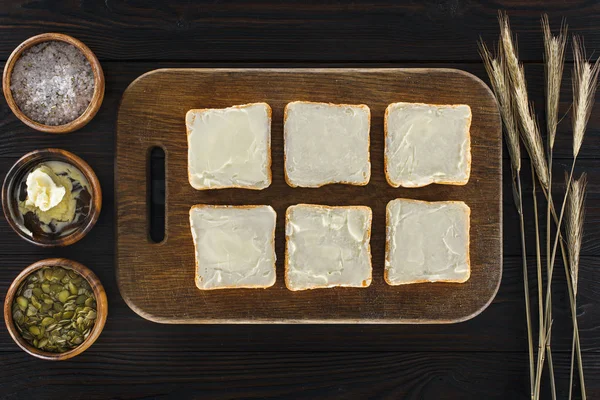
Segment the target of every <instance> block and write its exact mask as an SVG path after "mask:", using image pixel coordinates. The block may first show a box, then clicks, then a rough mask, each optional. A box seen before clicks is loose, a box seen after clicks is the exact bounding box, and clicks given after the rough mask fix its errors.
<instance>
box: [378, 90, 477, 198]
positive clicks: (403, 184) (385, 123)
mask: <svg viewBox="0 0 600 400" xmlns="http://www.w3.org/2000/svg"><path fill="white" fill-rule="evenodd" d="M396 104H410V105H415V106H427V107H446V108H457V107H461V106H467V107H469V111H470V112H469V119H468V121H467V143H468V148H469V151H468V152H467V178H466V179H465V180H462V181H444V180H435V178H433V179H432V181H431V182H429V183H426V184H423V185H413V184H410V183H406V182H394V181H393V180H392V178H391V177H390V173H389V170H388V156H387V155H388V151H387V142H388V141H387V139H388V132H389V131H388V117H389V114H390V109H391V108H392V107H393V106H395V105H396ZM472 121H473V112H472V111H471V106H469V105H468V104H427V103H407V102H402V101H399V102H396V103H390V104H389V105H388V106H387V107H386V108H385V114H384V117H383V146H384V150H383V168H384V172H385V180H386V181H387V183H388V184H389V185H390V186H391V187H395V188H397V187H404V188H419V187H425V186H429V185H432V184H437V185H454V186H464V185H466V184H467V183H469V178H470V177H471V122H472Z"/></svg>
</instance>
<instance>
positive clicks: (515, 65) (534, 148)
mask: <svg viewBox="0 0 600 400" xmlns="http://www.w3.org/2000/svg"><path fill="white" fill-rule="evenodd" d="M498 22H499V24H500V39H501V43H502V48H503V52H504V53H503V54H504V57H505V59H506V65H507V70H508V75H509V77H510V83H511V92H512V96H513V99H514V104H515V109H516V113H515V114H516V115H517V117H518V118H517V119H518V121H519V122H518V126H519V127H520V133H521V139H522V140H523V143H524V144H525V148H526V149H527V152H528V153H529V158H530V159H531V162H532V165H533V167H534V168H535V173H532V178H533V180H534V181H535V179H536V178H535V177H536V176H537V179H538V180H539V182H540V184H541V186H542V190H543V191H544V192H547V189H548V186H549V176H548V165H547V163H546V158H545V156H544V146H543V144H542V143H543V142H542V137H541V134H540V130H539V126H538V124H537V121H536V119H535V116H534V115H535V113H534V109H533V104H532V103H530V102H529V97H528V94H527V84H526V81H525V71H524V68H523V65H522V64H521V63H520V61H519V58H518V55H517V49H516V45H515V43H514V41H513V35H512V32H511V29H510V24H509V21H508V16H507V15H506V13H504V12H499V14H498ZM534 196H535V194H534ZM535 206H537V200H536V198H535V197H534V218H535V221H536V231H535V233H536V255H537V272H538V297H539V298H540V299H541V297H542V294H541V293H542V291H543V287H542V282H541V274H542V273H541V260H540V246H539V226H538V225H537V221H538V212H537V207H535ZM541 304H542V302H541V301H540V306H539V307H540V317H539V319H540V321H539V323H540V329H539V339H538V357H537V368H536V374H535V382H536V383H535V384H534V396H532V397H537V393H538V391H539V382H540V380H541V371H542V366H543V364H544V361H545V352H546V351H548V353H549V354H550V351H549V349H550V340H548V339H547V338H546V332H547V331H549V330H548V329H547V326H548V320H546V319H545V316H546V315H545V314H544V313H543V311H542V306H541ZM548 361H549V363H551V357H549V359H548ZM550 369H551V372H552V365H550ZM550 379H551V381H552V386H553V387H554V383H553V381H554V376H553V374H551V376H550Z"/></svg>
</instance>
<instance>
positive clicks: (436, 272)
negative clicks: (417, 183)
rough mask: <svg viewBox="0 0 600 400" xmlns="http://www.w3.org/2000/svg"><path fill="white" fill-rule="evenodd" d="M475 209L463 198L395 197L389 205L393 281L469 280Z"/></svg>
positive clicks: (388, 261) (389, 276)
mask: <svg viewBox="0 0 600 400" xmlns="http://www.w3.org/2000/svg"><path fill="white" fill-rule="evenodd" d="M470 215H471V209H470V208H469V206H467V205H466V204H465V203H463V202H462V201H436V202H427V201H419V200H409V199H395V200H392V201H390V202H389V203H388V205H387V208H386V220H387V222H386V225H387V226H386V246H385V248H386V255H385V271H384V278H385V281H386V282H387V283H388V284H389V285H393V286H395V285H404V284H409V283H422V282H456V283H462V282H466V281H467V280H468V279H469V277H470V276H471V267H470V257H469V240H470V239H469V230H470Z"/></svg>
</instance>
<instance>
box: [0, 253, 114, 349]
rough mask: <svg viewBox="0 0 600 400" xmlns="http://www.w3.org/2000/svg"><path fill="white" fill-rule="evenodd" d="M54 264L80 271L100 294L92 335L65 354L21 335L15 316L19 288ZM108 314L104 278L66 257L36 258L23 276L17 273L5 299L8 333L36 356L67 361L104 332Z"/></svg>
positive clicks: (18, 343) (22, 347)
mask: <svg viewBox="0 0 600 400" xmlns="http://www.w3.org/2000/svg"><path fill="white" fill-rule="evenodd" d="M52 266H59V267H62V268H65V269H70V270H73V271H75V272H77V273H78V274H79V275H81V276H82V277H83V278H84V279H85V280H86V281H87V282H88V283H89V285H90V287H91V288H92V290H93V292H94V296H95V297H96V313H97V314H96V321H95V322H94V327H93V328H92V330H91V331H90V335H89V336H88V337H87V339H85V340H84V341H83V342H82V343H81V344H80V345H79V346H77V347H75V348H74V349H71V350H69V351H66V352H64V353H52V352H48V351H43V350H40V349H37V348H35V347H33V346H32V345H30V344H29V343H27V341H26V340H25V339H23V337H21V334H20V333H19V331H18V330H17V327H16V326H15V323H14V321H13V318H12V303H13V299H14V297H15V294H16V292H17V290H18V288H19V287H20V286H21V284H22V283H23V281H24V280H25V278H27V277H28V276H29V275H30V274H31V273H33V272H35V271H37V270H39V269H41V268H44V267H52ZM107 316H108V300H107V297H106V291H105V290H104V286H103V285H102V283H101V282H100V279H98V277H97V276H96V274H94V272H93V271H92V270H91V269H89V268H88V267H86V266H85V265H83V264H81V263H79V262H77V261H73V260H69V259H66V258H47V259H44V260H40V261H36V262H34V263H33V264H31V265H29V266H28V267H26V268H25V269H24V270H23V271H21V272H20V273H19V275H17V277H16V278H15V279H14V280H13V282H12V283H11V284H10V286H9V288H8V291H7V293H6V298H5V300H4V322H5V323H6V328H7V329H8V333H9V334H10V336H11V337H12V339H13V340H14V341H15V343H16V344H17V345H18V346H19V347H20V348H21V349H22V350H23V351H25V352H26V353H28V354H30V355H32V356H34V357H37V358H41V359H44V360H53V361H60V360H67V359H69V358H72V357H75V356H76V355H78V354H81V353H83V352H84V351H85V350H87V349H88V348H89V347H90V346H91V345H92V344H93V343H94V342H95V341H96V339H98V337H99V336H100V333H102V330H103V329H104V325H105V324H106V318H107Z"/></svg>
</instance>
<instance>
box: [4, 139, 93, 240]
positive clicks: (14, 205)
mask: <svg viewBox="0 0 600 400" xmlns="http://www.w3.org/2000/svg"><path fill="white" fill-rule="evenodd" d="M45 161H63V162H65V163H68V164H71V165H73V166H74V167H76V168H77V169H79V171H81V173H82V174H83V176H84V177H85V178H86V179H87V181H88V183H89V184H90V188H89V190H90V195H91V197H92V199H91V202H90V211H89V214H88V216H87V218H86V220H85V221H84V222H83V224H81V226H80V227H79V228H78V229H77V230H75V231H74V232H72V233H70V234H68V235H65V236H62V237H59V238H56V239H49V238H44V237H34V236H32V235H29V234H28V233H27V232H26V231H24V230H23V228H24V227H23V226H22V225H21V224H20V223H19V222H18V221H19V219H20V215H21V213H20V211H19V205H18V202H17V196H16V195H15V193H16V192H17V191H18V190H19V186H18V185H19V182H21V181H22V179H23V175H24V174H26V173H28V172H29V171H30V170H31V169H32V168H33V167H34V166H35V165H37V164H39V163H42V162H45ZM2 209H3V210H4V216H5V217H6V220H7V221H8V224H9V225H10V226H11V227H12V228H13V230H14V231H15V232H17V233H18V234H19V236H21V237H22V238H23V239H25V240H27V241H28V242H30V243H33V244H35V245H38V246H41V247H63V246H68V245H70V244H73V243H75V242H77V241H79V240H80V239H81V238H83V237H84V236H85V235H87V233H88V232H89V231H90V230H91V229H92V228H93V227H94V225H95V224H96V221H97V220H98V216H99V215H100V210H101V209H102V190H101V188H100V181H98V178H97V177H96V174H95V173H94V170H93V169H92V167H90V166H89V165H88V163H86V162H85V161H83V160H82V159H81V158H79V157H77V156H76V155H75V154H73V153H70V152H68V151H66V150H61V149H44V150H35V151H32V152H31V153H27V154H25V155H24V156H23V157H21V158H20V159H19V160H18V161H17V162H16V163H15V164H14V165H13V166H12V168H11V169H10V170H9V171H8V173H7V174H6V178H5V179H4V184H3V185H2Z"/></svg>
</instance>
